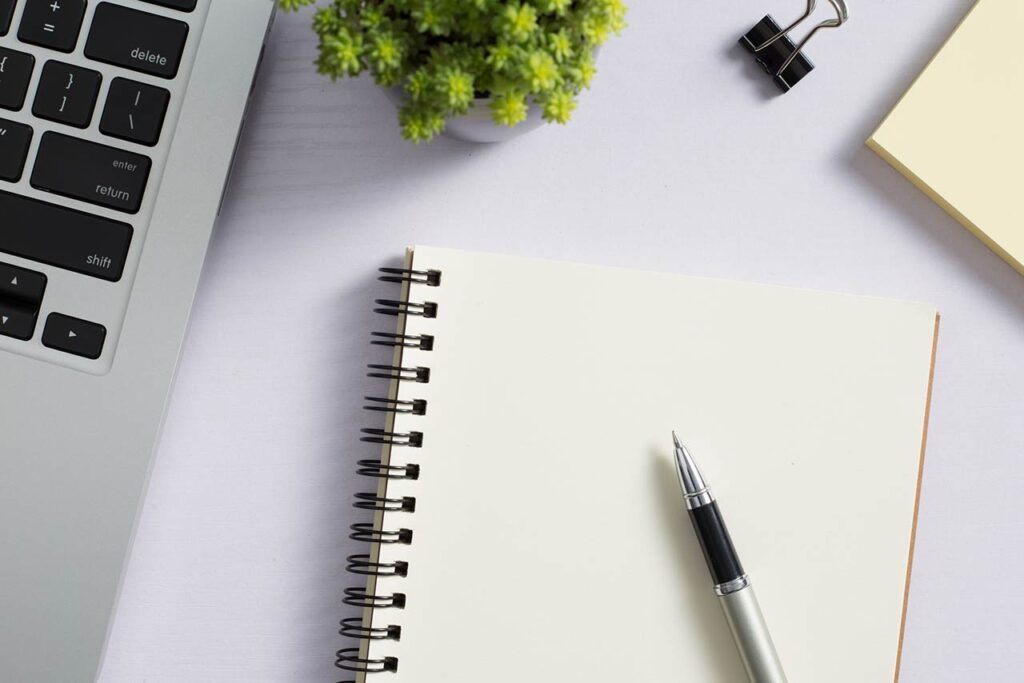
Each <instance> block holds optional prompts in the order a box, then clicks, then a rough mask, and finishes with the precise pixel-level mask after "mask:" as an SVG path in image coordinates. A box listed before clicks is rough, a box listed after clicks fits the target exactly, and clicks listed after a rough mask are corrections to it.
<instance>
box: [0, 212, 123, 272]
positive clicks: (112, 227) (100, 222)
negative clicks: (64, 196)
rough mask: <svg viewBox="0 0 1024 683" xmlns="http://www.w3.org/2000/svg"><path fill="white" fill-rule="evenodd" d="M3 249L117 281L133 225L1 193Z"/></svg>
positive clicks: (0, 240) (42, 261)
mask: <svg viewBox="0 0 1024 683" xmlns="http://www.w3.org/2000/svg"><path fill="white" fill-rule="evenodd" d="M0 216H3V227H2V229H0V251H5V252H7V253H8V254H14V255H15V256H21V257H22V258H27V259H30V260H32V261H39V262H40V263H47V264H49V265H51V266H57V267H58V268H66V269H68V270H73V271H75V272H76V273H82V274H84V275H92V276H93V277H98V278H101V279H103V280H110V281H111V282H117V281H118V280H120V279H121V274H122V273H123V272H124V262H125V259H126V258H127V257H128V247H129V245H130V244H131V241H132V226H130V225H128V224H126V223H118V222H117V221H112V220H109V219H106V218H100V217H99V216H91V215H89V214H87V213H82V212H81V211H75V210H73V209H66V208H64V207H63V206H55V205H53V204H47V203H46V202H40V201H37V200H35V199H29V198H28V197H22V196H20V195H16V194H10V193H8V192H0Z"/></svg>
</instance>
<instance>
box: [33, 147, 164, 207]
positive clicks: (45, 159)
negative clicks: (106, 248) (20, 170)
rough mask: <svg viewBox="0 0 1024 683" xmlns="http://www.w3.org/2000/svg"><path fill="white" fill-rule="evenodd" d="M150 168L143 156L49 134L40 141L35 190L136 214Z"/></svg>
mask: <svg viewBox="0 0 1024 683" xmlns="http://www.w3.org/2000/svg"><path fill="white" fill-rule="evenodd" d="M151 165H152V163H151V161H150V160H149V157H145V156H142V155H141V154H133V153H132V152H126V151H124V150H121V149H117V148H115V147H107V146H106V145H99V144H96V143H94V142H87V141H85V140H79V139H78V138H73V137H70V136H67V135H62V134H60V133H53V132H49V133H44V134H43V137H42V138H41V139H40V141H39V154H38V156H37V157H36V164H35V168H34V170H33V172H32V187H34V188H36V189H38V190H44V191H46V192H53V193H54V194H59V195H62V196H65V197H71V198H72V199H80V200H81V201H83V202H89V203H90V204H96V205H98V206H104V207H107V208H109V209H115V210H117V211H124V212H126V213H137V212H138V211H139V207H140V206H141V205H142V196H143V194H145V192H146V181H147V180H148V179H149V170H150V167H151Z"/></svg>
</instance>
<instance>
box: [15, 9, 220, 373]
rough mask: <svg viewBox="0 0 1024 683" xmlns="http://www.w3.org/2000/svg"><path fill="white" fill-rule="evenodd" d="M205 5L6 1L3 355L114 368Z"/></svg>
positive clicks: (87, 367) (86, 367)
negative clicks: (11, 353) (115, 348)
mask: <svg viewBox="0 0 1024 683" xmlns="http://www.w3.org/2000/svg"><path fill="white" fill-rule="evenodd" d="M208 2H209V0H0V350H8V351H14V352H16V353H23V354H25V355H29V356H35V357H39V358H43V359H46V360H51V361H54V362H58V363H61V364H64V365H70V366H71V367H75V368H77V369H82V370H85V371H87V372H93V373H97V374H99V373H102V372H105V371H106V369H108V368H109V365H110V356H111V354H112V347H113V345H114V343H115V342H116V337H117V335H118V331H119V329H120V325H121V322H122V319H123V316H124V311H125V309H126V307H127V301H128V296H129V290H130V285H131V280H132V279H133V278H134V268H135V266H136V265H137V261H138V258H139V253H140V250H141V243H142V241H143V238H144V235H145V232H146V230H147V228H148V223H149V220H150V216H151V213H152V208H153V201H154V195H155V194H156V187H157V185H158V183H159V180H160V176H161V175H162V171H163V165H164V162H165V159H166V153H167V147H168V146H169V142H170V139H171V138H172V137H173V132H174V131H173V122H174V121H175V119H176V116H177V114H178V110H179V109H180V104H181V99H182V97H183V94H184V91H185V85H186V83H185V81H186V80H187V72H189V71H190V70H191V61H192V59H193V58H194V55H195V48H196V45H195V43H197V42H198V36H199V34H200V33H201V27H202V21H203V20H204V19H205V14H206V9H207V6H208ZM97 361H100V362H99V363H97Z"/></svg>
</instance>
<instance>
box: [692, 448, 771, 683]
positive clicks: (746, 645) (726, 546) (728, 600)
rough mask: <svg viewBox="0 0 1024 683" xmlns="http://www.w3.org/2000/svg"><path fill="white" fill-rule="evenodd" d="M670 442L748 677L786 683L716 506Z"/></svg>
mask: <svg viewBox="0 0 1024 683" xmlns="http://www.w3.org/2000/svg"><path fill="white" fill-rule="evenodd" d="M672 441H673V442H674V443H675V455H676V472H677V473H678V474H679V486H680V488H681V489H682V491H683V499H684V500H685V501H686V509H687V510H688V511H689V514H690V521H691V522H692V523H693V530H694V531H695V532H697V539H698V540H699V541H700V547H701V550H703V551H704V559H705V560H706V561H707V563H708V569H709V570H710V571H711V577H712V579H714V582H715V593H716V594H717V595H718V601H719V603H720V604H721V605H722V611H724V612H725V618H726V620H727V621H728V622H729V629H730V630H731V631H732V636H733V639H734V640H735V641H736V647H737V649H738V650H739V652H740V657H741V658H742V659H743V666H744V667H745V668H746V670H747V676H748V677H749V678H750V680H751V681H752V682H753V683H786V674H785V673H784V672H783V671H782V663H781V662H780V661H779V656H778V654H777V653H776V652H775V645H774V643H772V637H771V634H770V633H768V625H767V624H765V621H764V616H763V615H762V614H761V607H760V606H759V605H758V604H757V597H756V596H755V595H754V589H753V588H751V586H750V580H749V579H748V578H747V575H746V573H745V572H744V571H743V565H742V564H741V563H740V558H739V556H738V555H737V554H736V548H734V547H733V545H732V539H731V538H730V537H729V530H728V529H727V528H726V527H725V520H723V519H722V513H721V512H719V510H718V503H716V502H715V497H714V496H713V495H711V491H710V490H709V489H708V487H707V484H705V483H704V477H703V476H702V475H701V473H700V470H699V469H697V464H696V463H695V462H694V461H693V457H692V456H691V455H690V452H689V451H688V450H687V449H686V447H685V446H683V445H682V444H681V443H679V439H678V437H676V433H675V432H672Z"/></svg>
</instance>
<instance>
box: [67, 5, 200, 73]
mask: <svg viewBox="0 0 1024 683" xmlns="http://www.w3.org/2000/svg"><path fill="white" fill-rule="evenodd" d="M187 38H188V24H186V23H185V22H183V21H178V20H177V19H171V18H168V17H163V16H159V15H157V14H150V13H149V12H140V11H139V10H135V9H129V8H128V7H122V6H120V5H112V4H110V3H109V2H102V3H100V4H99V5H98V6H97V7H96V15H95V16H94V17H93V20H92V28H91V29H90V30H89V40H88V41H86V44H85V56H86V57H88V58H89V59H95V60H96V61H98V62H106V63H107V64H113V65H115V66H123V67H124V68H126V69H132V70H134V71H141V72H142V73H147V74H151V75H153V76H160V77H161V78H174V77H175V76H177V75H178V67H179V66H180V65H181V55H182V53H183V52H184V51H185V41H186V40H187Z"/></svg>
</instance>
